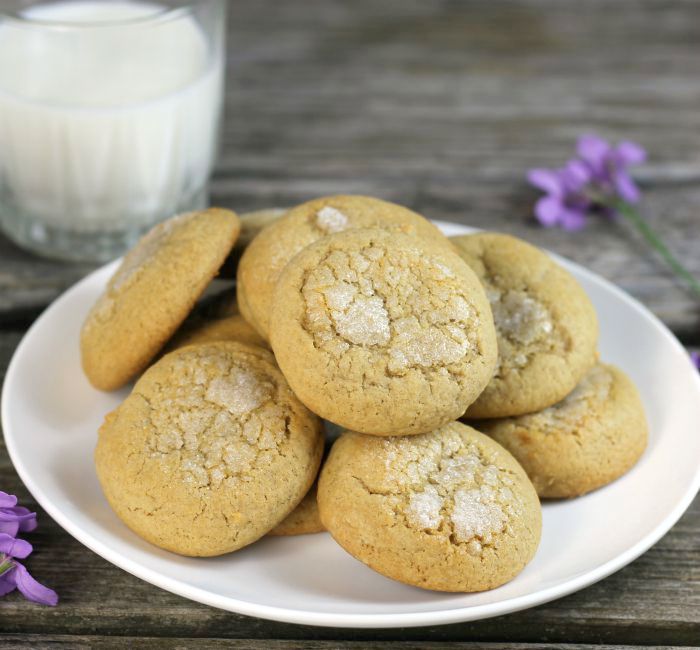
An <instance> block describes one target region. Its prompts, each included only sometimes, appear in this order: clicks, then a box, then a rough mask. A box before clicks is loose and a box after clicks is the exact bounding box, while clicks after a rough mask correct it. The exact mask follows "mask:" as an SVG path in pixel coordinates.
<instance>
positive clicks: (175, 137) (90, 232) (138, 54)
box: [0, 0, 226, 261]
mask: <svg viewBox="0 0 700 650" xmlns="http://www.w3.org/2000/svg"><path fill="white" fill-rule="evenodd" d="M8 5H9V6H10V8H9V10H8ZM225 5H226V2H225V0H193V1H190V2H176V1H175V2H172V1H168V0H155V1H154V2H151V1H150V0H149V1H142V0H58V1H51V0H40V1H38V2H31V1H26V0H25V1H22V0H10V1H9V2H7V1H5V2H3V3H2V4H1V5H0V226H1V227H2V230H3V231H4V232H5V233H6V234H7V235H8V236H9V237H10V238H11V239H13V240H14V241H15V242H17V243H18V244H20V245H21V246H24V247H25V248H29V249H31V250H33V251H36V252H38V253H41V254H45V255H48V256H52V257H57V258H63V259H76V260H92V261H102V260H108V259H111V258H112V257H115V256H116V255H119V254H120V253H122V252H123V251H124V250H125V249H126V248H128V247H129V246H130V245H131V244H133V243H134V241H135V240H136V239H137V238H138V237H139V236H140V235H141V234H142V233H143V232H144V231H145V230H146V229H148V228H149V227H150V226H151V225H153V224H154V223H155V222H157V221H160V220H162V219H165V218H167V217H169V216H171V215H173V214H176V213H179V212H184V211H187V210H193V209H199V208H202V207H205V206H206V205H207V204H208V188H207V184H208V180H209V176H210V173H211V170H212V164H213V160H214V156H215V153H216V148H217V147H216V145H217V140H218V130H219V122H220V115H221V105H222V94H223V93H222V88H223V70H224V55H223V52H224V48H223V45H224V33H225Z"/></svg>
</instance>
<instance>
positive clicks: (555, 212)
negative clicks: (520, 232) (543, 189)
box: [535, 196, 564, 228]
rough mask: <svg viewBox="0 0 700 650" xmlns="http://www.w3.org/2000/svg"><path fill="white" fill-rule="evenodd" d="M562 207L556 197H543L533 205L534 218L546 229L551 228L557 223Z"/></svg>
mask: <svg viewBox="0 0 700 650" xmlns="http://www.w3.org/2000/svg"><path fill="white" fill-rule="evenodd" d="M563 209H564V206H563V205H562V202H561V200H560V199H559V198H558V197H556V196H544V197H542V198H541V199H540V200H539V201H537V203H536V204H535V217H537V221H539V222H540V223H541V224H542V225H543V226H545V227H546V228H551V227H552V226H556V225H557V223H559V215H560V214H561V212H562V210H563Z"/></svg>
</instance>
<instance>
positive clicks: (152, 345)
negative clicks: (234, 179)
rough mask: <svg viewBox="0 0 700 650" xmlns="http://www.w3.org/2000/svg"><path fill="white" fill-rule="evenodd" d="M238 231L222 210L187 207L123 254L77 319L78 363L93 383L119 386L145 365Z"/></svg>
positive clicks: (103, 386) (229, 214)
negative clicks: (81, 317)
mask: <svg viewBox="0 0 700 650" xmlns="http://www.w3.org/2000/svg"><path fill="white" fill-rule="evenodd" d="M239 229H240V225H239V221H238V217H237V216H236V215H235V213H233V212H230V211H229V210H222V209H219V208H210V209H208V210H202V211H200V212H189V213H187V214H182V215H178V216H177V217H173V218H172V219H168V220H167V221H164V222H163V223H160V224H158V225H157V226H155V228H153V229H152V230H151V231H149V232H148V233H147V234H146V235H145V236H144V237H143V238H142V239H141V240H140V241H139V242H138V243H137V244H136V246H135V247H134V248H133V249H132V250H131V251H129V253H127V255H126V256H125V257H124V260H123V261H122V263H121V265H120V266H119V268H118V269H117V271H116V273H115V274H114V275H113V276H112V278H111V279H110V281H109V283H108V284H107V288H106V289H105V291H104V293H103V294H102V295H101V296H100V297H99V298H98V300H97V303H96V304H95V306H94V307H93V308H92V310H91V311H90V313H89V314H88V316H87V318H86V319H85V323H84V324H83V329H82V332H81V336H80V352H81V357H82V365H83V370H84V371H85V374H86V375H87V377H88V379H89V380H90V383H92V385H93V386H95V387H96V388H100V389H102V390H113V389H115V388H119V387H120V386H123V385H124V384H125V383H127V382H128V381H129V380H130V379H132V378H133V377H134V376H135V375H137V374H138V373H139V372H141V371H142V370H143V369H144V368H146V366H147V365H148V364H149V362H150V361H151V359H153V357H154V356H155V355H156V354H157V352H158V351H159V350H160V348H161V347H162V346H163V344H164V343H165V342H166V341H167V340H168V339H169V338H170V337H171V336H172V335H173V333H174V332H175V330H176V329H177V328H178V327H179V326H180V324H181V323H182V322H183V321H184V320H185V318H186V316H187V314H188V313H189V312H190V310H191V309H192V307H193V306H194V304H195V302H196V301H197V298H199V296H200V295H201V294H202V292H203V291H204V289H205V288H206V287H207V285H208V284H209V282H210V281H211V279H212V278H213V277H214V276H215V275H216V273H217V271H218V269H219V267H220V266H221V264H222V263H223V261H224V259H225V258H226V255H228V253H229V251H230V250H231V247H232V246H233V244H234V242H235V241H236V237H237V236H238V231H239Z"/></svg>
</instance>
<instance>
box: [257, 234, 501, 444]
mask: <svg viewBox="0 0 700 650" xmlns="http://www.w3.org/2000/svg"><path fill="white" fill-rule="evenodd" d="M271 343H272V348H273V350H274V352H275V356H276V358H277V361H278V363H279V364H280V368H281V369H282V371H283V372H284V374H285V377H287V379H288V381H289V383H290V385H291V386H292V388H293V390H294V392H295V393H296V394H297V396H298V397H299V399H301V401H302V402H304V403H305V404H306V405H307V406H308V407H309V408H310V409H311V410H312V411H314V413H317V414H319V415H320V416H321V417H324V418H326V419H327V420H330V421H332V422H335V423H337V424H340V425H341V426H344V427H346V428H351V429H353V430H355V431H361V432H363V433H372V434H377V435H392V434H396V433H401V434H402V435H406V434H414V433H422V432H425V431H430V430H432V429H434V428H436V427H437V426H440V425H441V424H444V423H446V422H450V421H452V420H454V419H456V418H457V417H459V416H460V415H461V414H462V413H463V412H464V409H466V407H467V406H468V405H469V404H471V402H472V401H473V400H474V399H476V397H477V396H478V395H479V393H480V392H481V391H482V390H483V388H484V386H485V385H486V384H487V383H488V381H489V379H490V378H491V375H492V374H493V369H494V367H495V363H496V337H495V331H494V326H493V320H492V317H491V311H490V308H489V305H488V301H487V300H486V296H485V295H484V292H483V289H482V287H481V285H480V284H479V282H478V280H477V278H476V277H475V276H474V274H473V273H472V272H471V271H470V269H469V267H468V266H467V265H466V264H465V263H464V262H462V260H461V259H460V258H459V257H458V256H457V255H456V254H455V253H453V252H452V251H450V250H448V249H445V248H444V247H437V246H432V245H430V244H427V243H424V242H421V241H420V240H418V239H417V238H415V237H411V236H409V235H405V234H402V233H389V232H386V231H384V230H377V229H366V230H361V229H357V230H352V231H347V232H342V233H338V234H336V235H333V236H330V237H327V238H324V239H323V240H320V241H318V242H316V243H315V244H313V245H311V246H309V247H308V248H306V249H305V250H304V251H302V252H301V253H300V254H299V255H297V257H295V258H294V260H293V261H292V262H290V264H289V265H288V266H287V268H286V269H285V273H284V275H283V277H282V278H281V279H280V281H279V283H278V284H277V287H276V290H275V298H274V309H273V318H272V329H271Z"/></svg>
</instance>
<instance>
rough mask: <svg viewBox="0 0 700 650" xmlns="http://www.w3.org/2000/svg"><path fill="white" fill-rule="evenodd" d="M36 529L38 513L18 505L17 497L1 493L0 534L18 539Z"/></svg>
mask: <svg viewBox="0 0 700 650" xmlns="http://www.w3.org/2000/svg"><path fill="white" fill-rule="evenodd" d="M35 528H36V513H34V512H30V511H29V510H27V508H23V507H22V506H18V505H17V497H16V496H13V495H11V494H7V493H6V492H2V491H0V533H6V534H7V535H10V536H12V537H16V536H17V533H18V532H22V533H29V532H31V531H32V530H34V529H35Z"/></svg>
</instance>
